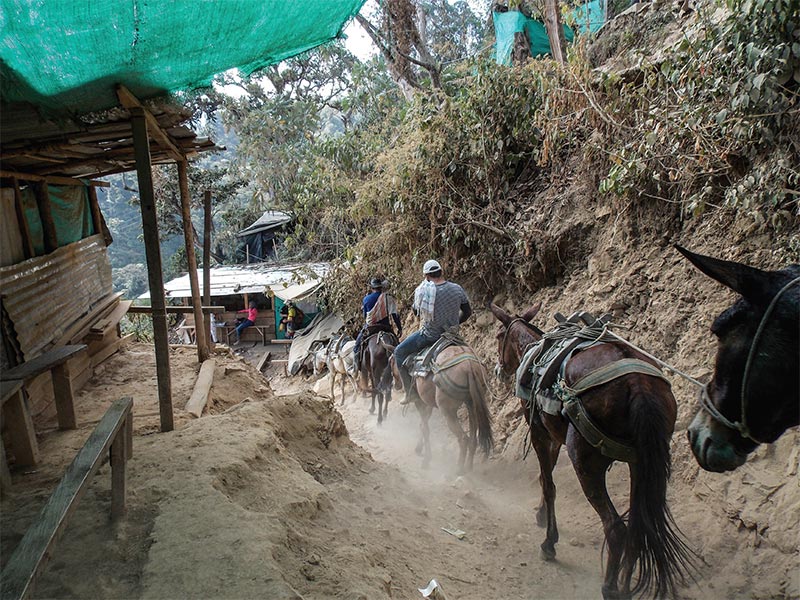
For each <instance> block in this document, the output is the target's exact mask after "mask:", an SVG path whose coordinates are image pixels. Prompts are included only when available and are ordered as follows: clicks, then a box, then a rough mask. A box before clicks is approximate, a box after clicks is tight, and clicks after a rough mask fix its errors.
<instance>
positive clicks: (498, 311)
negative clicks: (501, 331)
mask: <svg viewBox="0 0 800 600" xmlns="http://www.w3.org/2000/svg"><path fill="white" fill-rule="evenodd" d="M489 310H491V311H492V314H493V315H494V316H495V317H497V320H498V321H500V322H501V323H502V324H503V325H505V326H506V327H508V324H509V323H511V315H510V314H508V313H507V312H506V311H505V310H503V309H502V308H500V307H499V306H497V304H495V303H494V302H490V303H489Z"/></svg>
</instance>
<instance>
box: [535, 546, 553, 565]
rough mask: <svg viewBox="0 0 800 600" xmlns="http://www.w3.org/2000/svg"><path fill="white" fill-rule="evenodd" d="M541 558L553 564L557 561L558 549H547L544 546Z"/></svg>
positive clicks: (540, 554)
mask: <svg viewBox="0 0 800 600" xmlns="http://www.w3.org/2000/svg"><path fill="white" fill-rule="evenodd" d="M539 557H540V558H541V559H542V560H546V561H547V562H552V561H554V560H555V559H556V549H555V548H547V547H545V546H544V545H542V547H541V548H540V549H539Z"/></svg>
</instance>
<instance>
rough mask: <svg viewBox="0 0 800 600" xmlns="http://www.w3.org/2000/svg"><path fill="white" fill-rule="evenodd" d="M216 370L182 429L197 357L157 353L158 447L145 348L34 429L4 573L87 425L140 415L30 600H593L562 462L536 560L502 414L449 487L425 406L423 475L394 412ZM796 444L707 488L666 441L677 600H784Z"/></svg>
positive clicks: (616, 476)
mask: <svg viewBox="0 0 800 600" xmlns="http://www.w3.org/2000/svg"><path fill="white" fill-rule="evenodd" d="M217 361H218V364H217V370H216V372H215V383H214V388H213V393H212V396H213V402H212V406H211V410H210V414H207V415H205V416H204V417H203V418H201V419H192V418H190V417H188V416H187V414H186V413H184V412H183V411H181V410H180V409H179V408H177V407H178V406H180V404H179V399H181V398H185V397H188V394H189V393H190V392H191V388H192V384H193V382H194V379H195V378H196V374H197V370H198V365H197V363H196V356H195V353H194V352H192V351H191V350H190V349H188V350H187V349H179V350H175V351H174V352H173V353H172V356H171V362H172V372H173V393H174V396H175V404H176V429H175V431H173V432H171V433H155V432H156V431H157V429H158V426H157V423H158V416H157V410H156V407H157V402H158V400H157V396H156V386H154V385H153V384H152V374H153V373H154V370H155V363H154V357H153V354H152V349H151V348H149V347H147V346H144V345H133V346H131V347H130V348H129V349H127V350H126V351H124V352H121V353H119V354H118V355H115V356H114V357H112V359H110V361H109V363H108V365H107V367H106V371H105V373H104V374H102V375H101V376H99V377H97V378H95V379H93V380H92V382H90V385H88V386H87V388H85V389H84V390H82V391H81V393H80V403H79V406H80V407H81V410H80V414H79V415H78V418H79V423H80V427H79V429H78V430H74V431H69V432H59V431H57V430H55V429H53V428H50V429H47V428H44V427H43V429H42V431H45V433H44V435H43V436H42V439H41V447H42V449H43V456H44V457H45V458H44V460H43V461H42V464H41V465H40V466H39V467H38V469H37V470H35V471H19V470H15V472H14V490H13V493H12V494H10V495H9V496H7V497H5V498H3V499H2V502H0V528H1V529H0V532H1V533H2V536H0V543H1V544H2V547H0V550H2V553H1V554H2V556H1V557H2V560H3V561H6V560H7V559H8V556H9V553H10V551H11V550H12V549H13V548H14V547H15V546H16V544H17V543H18V542H19V540H20V539H21V538H22V535H23V533H24V531H25V529H26V528H27V527H28V526H29V525H30V524H31V523H32V522H33V521H34V519H35V518H36V513H37V512H38V510H39V509H40V508H41V506H42V505H43V504H44V503H45V502H46V500H47V497H48V495H49V494H50V492H51V491H52V489H53V487H54V486H55V484H56V482H57V481H58V479H59V477H60V476H61V474H62V473H63V470H64V468H65V467H66V465H67V464H68V463H69V461H70V460H71V458H72V457H73V456H74V454H75V452H76V451H77V449H78V448H80V446H81V445H82V444H83V441H84V440H85V439H86V437H88V435H89V433H90V432H91V429H92V428H93V425H92V423H94V422H96V419H97V418H99V416H100V415H101V414H102V411H103V410H105V408H106V407H107V406H108V405H109V404H110V403H111V402H112V401H113V400H114V399H116V398H119V397H122V396H128V395H130V396H133V397H134V398H135V411H136V412H135V414H136V415H139V416H137V417H136V418H135V420H134V431H135V436H136V437H135V440H134V454H133V457H132V459H131V463H130V466H129V468H130V479H129V482H128V483H129V485H128V487H129V494H128V515H127V517H126V518H125V519H124V520H123V521H122V522H121V523H119V524H117V525H114V524H111V523H110V522H109V520H108V506H109V501H110V477H109V472H108V467H107V466H106V467H104V468H103V469H101V471H100V473H99V474H98V476H97V477H96V478H95V480H94V481H93V483H92V484H91V485H90V487H89V489H88V490H87V494H86V496H85V497H84V499H83V500H82V501H81V504H80V506H79V507H78V509H77V511H76V513H75V514H74V516H73V517H72V519H71V521H70V524H69V526H68V528H67V531H66V533H65V535H64V537H63V539H62V540H61V541H60V542H59V543H58V546H57V548H56V551H55V553H54V556H53V559H52V560H51V562H50V564H49V566H48V568H47V569H46V571H45V573H44V574H43V575H42V577H41V578H40V581H39V583H38V585H37V588H36V590H35V594H34V596H33V597H37V598H137V599H138V598H157V599H162V598H163V599H168V598H169V599H171V598H185V597H197V598H232V599H233V598H236V599H238V598H243V599H244V598H256V597H258V598H271V599H272V598H286V599H289V598H291V599H295V600H297V599H300V600H302V599H305V600H327V599H329V598H342V599H344V598H347V599H349V600H352V599H355V600H372V599H389V598H392V599H397V598H403V599H413V598H421V597H422V596H421V595H420V594H419V592H418V591H417V589H418V588H422V587H425V586H426V585H427V583H428V582H429V581H430V580H431V579H434V578H435V579H436V580H437V581H439V583H440V584H441V585H442V587H443V589H444V590H445V592H446V593H447V597H448V598H449V600H470V599H475V600H478V599H481V600H482V599H485V598H500V599H508V600H517V599H520V600H521V599H529V598H533V597H536V598H545V599H551V598H552V599H562V598H563V599H567V598H579V599H583V598H598V597H600V588H601V580H602V566H601V548H602V540H603V534H602V528H601V526H600V522H599V518H598V517H597V515H596V514H595V513H594V512H593V511H592V509H591V507H590V506H589V504H588V502H587V501H586V499H585V498H584V496H583V493H582V492H581V490H580V489H579V486H578V482H577V478H576V477H575V474H574V473H573V471H572V467H571V465H570V463H569V460H568V459H567V457H566V456H564V455H562V457H561V460H560V461H559V465H558V467H557V468H556V471H555V481H556V485H557V487H558V499H557V513H558V519H559V530H560V534H561V541H560V542H559V544H558V546H557V550H558V560H557V561H556V562H544V561H542V560H541V559H540V558H539V545H540V543H541V542H542V540H543V538H544V531H543V530H542V529H540V528H538V527H537V526H536V525H535V523H534V509H535V507H536V506H537V504H538V500H539V486H538V481H537V477H538V466H537V464H536V461H535V459H534V458H533V457H529V458H528V459H527V460H526V461H522V460H521V459H520V457H521V445H522V441H523V439H524V429H523V428H521V427H518V426H517V425H515V424H514V421H513V420H511V421H509V420H508V419H505V418H503V417H502V416H500V415H495V426H496V432H497V434H498V435H497V439H498V440H499V443H498V445H497V454H496V455H495V456H493V457H492V458H490V459H489V460H485V459H479V460H476V465H475V469H474V471H473V472H472V473H471V474H469V475H468V476H464V477H457V476H456V473H455V466H456V446H457V445H456V442H455V440H454V438H453V437H452V435H451V434H450V433H449V431H447V430H446V429H445V426H444V423H443V419H442V417H441V415H440V414H439V413H438V412H434V415H433V417H432V419H431V428H432V452H433V457H432V464H431V466H430V468H429V469H428V470H424V471H423V470H422V469H421V468H420V465H421V460H420V458H419V457H418V456H417V455H416V454H414V446H415V445H416V442H417V436H418V426H419V417H418V415H417V414H416V412H415V410H414V409H411V410H408V411H407V412H406V414H403V410H402V408H401V407H400V406H399V403H398V402H397V401H393V402H392V403H391V405H390V408H389V415H388V419H387V420H386V421H385V423H384V425H383V426H381V427H379V426H378V425H377V419H376V417H375V416H374V415H370V414H369V402H368V400H367V399H362V398H359V399H357V400H355V401H354V400H352V399H350V400H348V402H347V403H346V404H345V405H344V406H341V405H339V404H338V399H337V404H336V407H335V408H336V409H337V410H333V407H332V406H331V404H330V402H329V401H327V400H326V399H325V398H324V397H322V396H320V395H318V394H315V393H314V392H313V391H312V388H313V382H312V381H310V380H305V379H303V378H302V377H294V378H286V377H285V376H283V375H282V374H281V369H282V365H281V364H280V363H276V364H275V365H274V366H273V367H272V368H271V369H270V370H269V371H268V372H267V373H266V376H267V377H266V379H265V378H264V376H262V375H261V374H260V373H258V372H257V371H255V369H253V368H252V366H250V365H248V364H247V363H246V362H245V360H243V358H242V357H241V356H233V355H231V354H227V353H225V352H222V353H221V354H219V355H218V356H217ZM322 389H325V390H327V389H328V387H327V386H324V384H323V388H322ZM511 401H512V402H513V400H511ZM495 408H497V407H495ZM500 410H501V412H502V406H501V407H500ZM337 411H338V412H337ZM504 423H505V425H504ZM797 442H798V436H797V435H795V434H792V435H790V436H785V439H782V440H781V441H780V442H779V443H778V444H776V445H774V446H773V447H769V448H766V449H765V450H764V451H763V452H761V453H760V454H759V455H758V456H756V457H754V460H753V466H752V467H751V466H750V465H749V464H748V465H746V466H745V467H744V468H743V469H744V470H743V471H742V474H741V475H738V476H726V477H720V476H718V475H713V474H704V473H698V469H697V467H696V463H694V461H693V459H692V458H691V456H689V454H688V450H687V448H686V444H685V443H684V441H683V437H682V432H676V436H675V438H674V440H673V464H674V465H675V475H674V476H673V480H672V482H671V484H670V492H669V494H670V504H671V506H672V510H673V513H674V514H675V517H676V520H677V521H678V524H679V525H680V527H681V528H682V529H683V531H684V532H685V533H686V534H687V538H688V540H689V543H690V545H691V546H692V547H693V548H695V549H696V550H697V551H698V552H699V553H700V554H701V555H702V556H703V559H704V560H705V563H703V564H701V571H700V577H699V582H698V583H696V584H692V585H690V586H689V587H688V588H687V589H686V590H684V591H683V592H682V594H681V597H683V598H730V597H753V598H782V597H786V598H792V597H798V590H800V586H798V582H797V579H798V578H797V573H798V570H797V568H796V567H797V561H796V556H797V554H796V552H795V551H794V550H793V549H794V548H796V535H795V532H796V531H797V529H798V524H797V521H798V518H800V517H799V515H800V511H798V510H797V496H796V489H795V488H794V487H792V482H793V480H792V477H791V476H792V475H794V478H795V479H794V481H795V482H796V474H797V470H796V467H797V462H798V453H797V452H796V451H795V450H793V449H794V448H795V447H796V446H797ZM501 450H502V451H501ZM562 454H563V452H562ZM782 457H788V459H784V458H782ZM736 477H739V478H741V483H737V482H738V481H739V479H737V478H736ZM609 483H610V491H611V495H612V497H613V498H614V500H615V502H617V506H618V507H625V506H627V489H628V481H627V469H626V468H625V467H624V466H621V465H618V466H615V467H614V468H613V469H612V470H611V472H610V473H609ZM787 484H789V485H787ZM721 491H726V495H721ZM719 498H727V500H725V501H724V502H720V500H719ZM772 515H774V518H773V517H772ZM443 527H447V528H451V529H458V530H461V531H463V532H464V533H465V535H464V537H463V539H458V538H457V537H454V536H453V535H450V534H449V533H447V532H445V531H443V530H442V528H443ZM730 565H734V566H735V568H731V567H730Z"/></svg>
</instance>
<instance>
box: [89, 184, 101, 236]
mask: <svg viewBox="0 0 800 600" xmlns="http://www.w3.org/2000/svg"><path fill="white" fill-rule="evenodd" d="M88 192H89V208H90V209H91V211H92V226H93V228H94V232H95V233H103V213H102V212H101V211H100V202H99V201H98V199H97V188H96V187H93V186H89V190H88Z"/></svg>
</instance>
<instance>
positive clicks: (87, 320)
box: [56, 292, 122, 345]
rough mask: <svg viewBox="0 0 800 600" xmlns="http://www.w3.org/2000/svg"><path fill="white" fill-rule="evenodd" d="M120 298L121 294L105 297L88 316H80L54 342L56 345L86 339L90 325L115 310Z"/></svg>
mask: <svg viewBox="0 0 800 600" xmlns="http://www.w3.org/2000/svg"><path fill="white" fill-rule="evenodd" d="M121 297H122V293H121V292H120V293H116V294H108V295H106V296H105V297H104V298H102V299H101V300H100V301H99V302H97V303H96V304H95V305H94V306H92V308H91V310H90V311H89V313H88V314H86V315H84V316H82V317H81V318H80V319H78V320H77V321H75V322H74V323H73V324H72V325H70V327H69V328H68V329H67V330H66V331H65V332H64V334H63V335H62V336H61V337H60V338H58V339H57V340H56V345H60V344H68V343H71V344H77V343H78V342H81V341H82V340H83V338H84V337H86V334H87V333H89V330H90V329H91V327H92V323H94V322H96V321H97V320H98V319H102V318H104V317H105V316H107V315H109V314H110V313H111V312H112V311H113V310H114V309H115V308H116V306H117V304H118V303H119V299H120V298H121Z"/></svg>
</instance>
